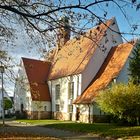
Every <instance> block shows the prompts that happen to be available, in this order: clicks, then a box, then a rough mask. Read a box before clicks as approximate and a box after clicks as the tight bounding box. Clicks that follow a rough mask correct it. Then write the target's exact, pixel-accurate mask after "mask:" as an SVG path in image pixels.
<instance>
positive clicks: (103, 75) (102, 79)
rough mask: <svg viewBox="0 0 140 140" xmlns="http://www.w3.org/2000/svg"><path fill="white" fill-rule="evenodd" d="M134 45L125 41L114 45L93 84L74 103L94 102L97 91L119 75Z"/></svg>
mask: <svg viewBox="0 0 140 140" xmlns="http://www.w3.org/2000/svg"><path fill="white" fill-rule="evenodd" d="M133 46H134V45H132V43H131V44H130V43H124V44H120V45H118V46H116V47H113V48H112V49H111V50H110V52H109V54H108V56H107V58H106V59H105V61H104V63H103V65H102V66H101V68H100V70H99V72H98V73H97V75H96V77H95V78H94V80H93V81H92V84H91V85H90V86H89V87H88V88H87V89H86V90H85V91H84V93H83V94H82V95H81V96H79V97H78V98H77V99H76V100H75V101H74V103H75V104H88V103H92V102H93V101H94V100H95V96H96V95H97V94H98V93H97V91H99V90H101V89H104V88H106V87H107V86H108V85H109V84H110V82H111V81H112V80H113V79H114V78H115V77H117V76H118V74H119V72H120V71H121V70H122V68H123V66H124V65H125V63H126V61H127V59H128V56H129V54H130V52H131V51H132V48H133Z"/></svg>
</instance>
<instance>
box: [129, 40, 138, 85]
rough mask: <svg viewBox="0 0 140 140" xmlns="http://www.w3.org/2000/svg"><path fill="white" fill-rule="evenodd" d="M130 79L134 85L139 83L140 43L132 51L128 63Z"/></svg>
mask: <svg viewBox="0 0 140 140" xmlns="http://www.w3.org/2000/svg"><path fill="white" fill-rule="evenodd" d="M129 72H130V79H131V80H132V81H133V83H134V84H139V83H140V43H137V44H136V47H135V48H134V50H133V51H132V57H130V61H129Z"/></svg>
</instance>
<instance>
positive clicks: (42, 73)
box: [22, 58, 51, 101]
mask: <svg viewBox="0 0 140 140" xmlns="http://www.w3.org/2000/svg"><path fill="white" fill-rule="evenodd" d="M22 60H23V64H24V67H25V71H26V74H27V78H28V81H29V85H30V92H31V97H32V100H34V101H50V100H51V98H50V93H49V88H48V84H47V81H46V79H47V78H48V74H49V71H50V66H51V64H50V63H49V62H45V61H40V60H34V59H28V58H22Z"/></svg>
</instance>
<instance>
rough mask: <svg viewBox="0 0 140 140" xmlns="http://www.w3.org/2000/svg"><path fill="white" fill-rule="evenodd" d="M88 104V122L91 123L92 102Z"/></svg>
mask: <svg viewBox="0 0 140 140" xmlns="http://www.w3.org/2000/svg"><path fill="white" fill-rule="evenodd" d="M87 105H88V122H89V123H91V122H90V104H87Z"/></svg>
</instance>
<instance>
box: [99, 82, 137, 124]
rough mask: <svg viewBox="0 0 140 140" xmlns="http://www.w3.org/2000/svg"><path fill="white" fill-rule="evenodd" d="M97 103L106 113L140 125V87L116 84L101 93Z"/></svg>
mask: <svg viewBox="0 0 140 140" xmlns="http://www.w3.org/2000/svg"><path fill="white" fill-rule="evenodd" d="M97 103H98V105H99V107H100V108H101V110H103V111H104V112H106V113H109V114H112V115H114V116H117V117H119V118H121V119H122V118H124V119H127V120H128V121H129V122H131V121H135V122H137V125H139V124H140V122H139V117H140V109H139V108H140V86H137V85H134V84H132V83H129V84H128V85H126V84H114V85H112V86H111V87H110V88H108V89H106V90H104V91H101V92H100V94H99V96H98V97H97Z"/></svg>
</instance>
